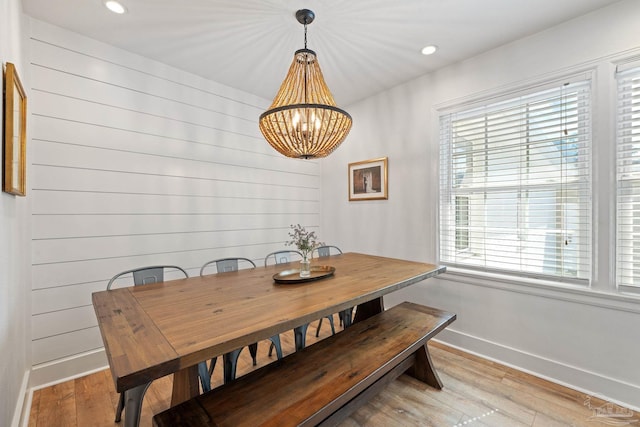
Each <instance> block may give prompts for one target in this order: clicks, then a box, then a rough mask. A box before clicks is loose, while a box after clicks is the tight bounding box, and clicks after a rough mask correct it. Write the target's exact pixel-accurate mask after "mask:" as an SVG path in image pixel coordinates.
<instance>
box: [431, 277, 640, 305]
mask: <svg viewBox="0 0 640 427" xmlns="http://www.w3.org/2000/svg"><path fill="white" fill-rule="evenodd" d="M437 278H438V279H440V280H447V281H452V282H458V283H464V284H467V285H476V286H484V287H487V288H493V289H500V290H504V291H509V292H517V293H522V294H528V295H534V296H538V297H542V298H551V299H555V300H562V301H568V302H574V303H578V304H585V305H591V306H595V307H601V308H608V309H611V310H622V311H628V312H630V313H636V314H640V295H637V296H636V295H632V294H620V293H614V292H602V291H596V290H593V289H591V288H589V287H586V286H581V285H573V284H566V283H561V282H552V281H546V280H538V279H530V278H526V277H512V276H507V275H501V274H495V273H482V272H478V271H473V270H465V269H461V268H456V267H447V271H446V273H444V274H441V275H439V276H438V277H437Z"/></svg>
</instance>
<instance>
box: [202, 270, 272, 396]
mask: <svg viewBox="0 0 640 427" xmlns="http://www.w3.org/2000/svg"><path fill="white" fill-rule="evenodd" d="M240 263H242V264H245V265H247V266H248V268H256V264H255V263H254V262H253V261H252V260H250V259H249V258H242V257H236V258H219V259H214V260H212V261H208V262H206V263H205V264H204V265H203V266H202V267H201V268H200V276H206V275H207V274H206V270H207V269H209V268H213V267H214V266H215V270H216V273H212V274H220V273H226V272H229V271H238V269H239V266H240ZM269 340H270V341H271V346H270V350H269V356H271V348H275V349H276V355H277V356H278V359H282V345H281V343H280V335H277V334H276V335H274V336H272V337H271V338H269ZM248 347H249V353H250V354H251V358H252V359H253V366H255V365H256V364H257V360H256V358H257V354H258V343H257V342H256V343H253V344H250V345H249V346H248ZM243 348H244V347H241V348H239V349H236V350H233V351H231V352H229V353H226V354H224V355H223V356H222V362H223V365H224V382H225V384H226V383H228V382H231V381H233V380H234V379H235V378H236V368H237V366H238V357H240V352H241V351H242V349H243ZM217 359H218V358H217V357H214V358H213V359H211V362H210V364H209V368H208V369H207V370H206V371H204V372H200V376H201V377H202V375H203V374H205V376H207V380H208V383H209V388H208V389H205V387H204V386H203V390H204V391H209V390H210V389H211V387H210V382H211V381H210V378H211V374H213V369H214V368H215V366H216V360H217ZM198 368H200V366H198Z"/></svg>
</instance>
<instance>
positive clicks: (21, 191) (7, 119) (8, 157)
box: [2, 62, 27, 196]
mask: <svg viewBox="0 0 640 427" xmlns="http://www.w3.org/2000/svg"><path fill="white" fill-rule="evenodd" d="M3 92H4V104H3V105H4V151H3V154H4V159H3V168H4V171H3V174H2V190H3V191H5V192H7V193H11V194H15V195H16V196H25V195H26V193H27V191H26V176H27V96H26V93H25V91H24V88H23V87H22V83H21V82H20V78H19V77H18V72H17V71H16V67H15V65H13V64H12V63H10V62H7V63H6V66H5V70H4V86H3Z"/></svg>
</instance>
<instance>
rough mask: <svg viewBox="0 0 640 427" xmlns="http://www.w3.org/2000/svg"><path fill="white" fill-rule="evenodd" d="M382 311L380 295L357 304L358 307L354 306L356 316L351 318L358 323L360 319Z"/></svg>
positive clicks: (382, 305) (382, 303)
mask: <svg viewBox="0 0 640 427" xmlns="http://www.w3.org/2000/svg"><path fill="white" fill-rule="evenodd" d="M383 311H384V302H383V301H382V297H380V298H376V299H372V300H371V301H367V302H365V303H362V304H359V305H358V308H356V316H355V318H354V319H353V323H358V322H359V321H361V320H364V319H367V318H369V317H371V316H373V315H375V314H378V313H382V312H383Z"/></svg>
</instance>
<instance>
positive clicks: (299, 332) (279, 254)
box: [264, 250, 336, 356]
mask: <svg viewBox="0 0 640 427" xmlns="http://www.w3.org/2000/svg"><path fill="white" fill-rule="evenodd" d="M298 257H300V259H302V258H303V256H302V253H301V252H300V251H295V250H280V251H275V252H271V253H270V254H267V256H265V257H264V266H265V267H266V266H268V265H269V262H270V261H271V260H273V261H274V264H286V263H288V262H292V261H295V260H297V258H298ZM327 320H329V324H330V325H331V333H332V335H335V333H336V328H335V326H334V324H333V316H327ZM308 327H309V324H308V323H307V324H305V325H302V326H297V327H296V328H294V330H293V334H294V337H295V342H296V351H298V350H302V349H303V348H304V346H305V341H306V339H305V337H306V334H307V328H308ZM273 348H274V345H273V344H271V346H270V347H269V356H271V353H272V351H273Z"/></svg>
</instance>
